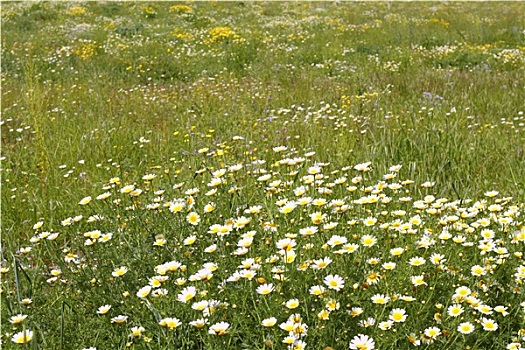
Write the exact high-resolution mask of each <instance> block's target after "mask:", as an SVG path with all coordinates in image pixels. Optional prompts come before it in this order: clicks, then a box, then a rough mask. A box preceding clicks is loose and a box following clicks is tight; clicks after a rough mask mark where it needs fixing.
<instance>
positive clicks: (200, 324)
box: [190, 318, 209, 329]
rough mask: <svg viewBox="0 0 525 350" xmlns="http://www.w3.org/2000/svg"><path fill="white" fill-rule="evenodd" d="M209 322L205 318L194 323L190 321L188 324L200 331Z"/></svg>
mask: <svg viewBox="0 0 525 350" xmlns="http://www.w3.org/2000/svg"><path fill="white" fill-rule="evenodd" d="M208 323H209V322H208V319H207V318H199V319H197V320H195V321H191V322H190V326H193V327H195V328H197V329H201V328H203V327H204V326H205V325H207V324H208Z"/></svg>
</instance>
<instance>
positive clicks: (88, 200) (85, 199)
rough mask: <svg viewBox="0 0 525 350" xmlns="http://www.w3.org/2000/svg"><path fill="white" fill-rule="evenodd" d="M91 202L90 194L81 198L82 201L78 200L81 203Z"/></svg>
mask: <svg viewBox="0 0 525 350" xmlns="http://www.w3.org/2000/svg"><path fill="white" fill-rule="evenodd" d="M89 202H91V197H90V196H88V197H84V198H82V199H81V200H80V202H78V204H79V205H87V204H89Z"/></svg>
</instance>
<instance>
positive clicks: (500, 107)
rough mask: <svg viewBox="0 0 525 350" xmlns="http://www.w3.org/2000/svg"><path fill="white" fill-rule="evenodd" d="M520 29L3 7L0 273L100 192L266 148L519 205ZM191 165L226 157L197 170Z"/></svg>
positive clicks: (230, 12)
mask: <svg viewBox="0 0 525 350" xmlns="http://www.w3.org/2000/svg"><path fill="white" fill-rule="evenodd" d="M174 5H184V6H188V7H189V10H188V8H185V7H173V6H174ZM170 9H171V10H170ZM524 14H525V4H524V3H521V2H512V3H490V4H486V3H447V4H443V3H418V4H414V3H370V4H367V3H319V2H312V3H310V2H299V3H295V2H294V3H288V2H286V3H282V2H254V3H251V2H235V3H220V2H195V3H187V4H186V3H184V4H182V3H168V2H162V3H160V2H159V3H156V2H153V3H142V2H141V3H134V2H126V3H115V2H101V3H99V2H86V3H82V4H81V5H79V4H76V3H58V2H56V3H51V2H36V3H23V2H18V3H4V4H3V5H2V33H3V35H2V209H1V210H2V256H3V259H10V256H11V253H14V252H15V251H16V250H17V249H18V248H19V247H20V246H21V245H24V244H27V240H28V239H29V238H30V237H31V236H32V235H33V230H32V226H33V225H34V223H35V222H37V221H39V220H44V221H45V223H46V225H47V226H49V227H55V228H57V229H58V228H59V227H60V222H61V220H63V219H65V218H66V217H69V216H71V215H73V214H74V213H75V212H76V211H77V210H78V209H77V203H78V201H79V200H80V199H81V198H83V197H85V196H88V195H96V194H97V193H98V192H100V187H101V185H102V184H103V183H105V182H107V181H108V180H109V179H110V178H112V177H116V176H118V177H120V178H121V179H122V180H123V181H124V182H127V183H133V182H134V181H137V179H140V178H141V177H142V175H144V174H145V173H148V172H159V173H162V174H164V175H163V176H164V177H163V181H164V182H165V183H167V184H170V185H173V184H174V183H177V182H185V183H186V184H187V186H189V185H194V186H195V187H199V186H203V184H205V182H204V180H202V181H201V180H200V179H199V178H198V177H197V178H196V177H195V176H194V172H195V170H198V169H201V168H202V167H209V168H214V169H218V168H221V167H223V166H224V164H231V162H239V163H240V162H243V163H247V162H250V161H252V160H255V159H268V160H269V161H275V160H278V159H273V158H272V157H273V156H272V155H271V154H270V153H271V147H275V146H279V145H286V146H288V148H289V149H290V150H294V149H295V150H299V151H301V152H303V151H305V152H307V151H309V150H313V151H315V152H316V159H318V160H319V161H322V162H327V163H328V162H329V163H331V166H332V167H333V168H334V169H336V168H341V167H343V166H346V165H355V164H357V163H362V162H366V161H371V162H372V163H373V165H374V167H375V168H376V170H377V171H378V173H386V172H387V169H388V167H389V166H390V165H393V164H403V166H404V171H405V176H406V178H409V179H412V180H415V181H416V182H418V183H421V182H424V181H427V180H431V181H435V182H436V186H435V187H434V188H433V194H435V195H436V196H438V197H447V198H449V199H451V200H455V199H467V198H479V197H480V196H482V194H483V193H484V192H485V191H487V190H492V189H496V190H498V191H500V193H502V195H504V196H511V197H514V198H515V199H516V200H517V201H523V200H524V199H525V167H524V166H523V165H524V162H525V156H524V148H523V145H524V144H525V115H524V114H523V112H524V105H523V101H525V80H524V79H523V76H524V74H525V71H524V69H525V28H524V20H525V18H524ZM234 136H242V137H243V138H244V141H242V142H241V145H235V144H232V142H231V140H232V137H234ZM141 137H144V138H145V139H147V140H149V142H147V143H146V142H141V141H140V139H141ZM204 147H207V148H210V149H211V150H212V151H213V150H224V151H225V152H224V153H225V154H224V155H223V156H217V157H214V158H211V159H210V160H203V158H202V155H201V154H199V153H198V152H197V150H198V149H201V148H204ZM215 154H216V155H217V154H218V153H217V152H216V153H215ZM291 154H293V153H291ZM299 155H300V154H299ZM250 181H252V180H251V179H250V178H249V177H246V178H241V179H239V180H238V184H239V185H242V186H245V187H247V188H249V186H251V185H250V184H251V183H252V182H250ZM254 191H255V190H254ZM257 191H259V192H257ZM257 191H255V192H254V194H252V195H251V197H246V198H242V199H238V200H237V202H235V201H234V202H231V203H228V205H226V204H225V205H224V210H231V208H233V207H235V206H236V205H243V204H245V203H242V201H248V200H249V199H250V198H262V197H264V195H263V191H262V190H257ZM415 191H416V193H417V194H420V195H423V194H425V193H426V192H424V191H426V190H420V189H415ZM421 191H423V192H421ZM258 196H259V197H258ZM228 207H229V208H228ZM57 300H59V299H57ZM62 307H64V304H62ZM2 312H4V310H2ZM86 327H88V326H86ZM50 344H51V343H50ZM53 344H55V343H53ZM49 346H51V345H49ZM52 347H53V348H57V347H56V345H53V346H52ZM65 348H70V347H69V345H67V346H65Z"/></svg>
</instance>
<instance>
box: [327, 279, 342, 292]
mask: <svg viewBox="0 0 525 350" xmlns="http://www.w3.org/2000/svg"><path fill="white" fill-rule="evenodd" d="M324 283H325V284H326V285H327V287H328V288H329V289H334V290H336V291H340V290H341V289H343V288H344V286H345V285H344V284H345V282H344V280H343V278H342V277H341V276H339V275H328V276H326V277H325V279H324Z"/></svg>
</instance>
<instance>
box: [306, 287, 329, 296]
mask: <svg viewBox="0 0 525 350" xmlns="http://www.w3.org/2000/svg"><path fill="white" fill-rule="evenodd" d="M325 291H326V289H325V287H323V286H312V287H310V290H309V292H310V294H312V295H317V296H321V295H323V294H324V292H325Z"/></svg>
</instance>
